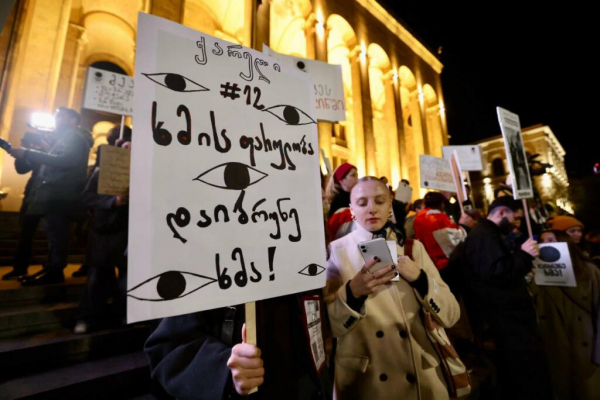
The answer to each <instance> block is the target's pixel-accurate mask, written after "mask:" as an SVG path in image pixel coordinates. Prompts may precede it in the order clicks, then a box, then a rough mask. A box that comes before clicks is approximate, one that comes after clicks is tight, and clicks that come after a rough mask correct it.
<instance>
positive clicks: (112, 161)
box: [98, 145, 131, 196]
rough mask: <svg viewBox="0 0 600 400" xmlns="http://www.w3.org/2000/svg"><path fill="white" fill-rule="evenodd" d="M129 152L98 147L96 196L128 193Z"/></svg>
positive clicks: (114, 148)
mask: <svg viewBox="0 0 600 400" xmlns="http://www.w3.org/2000/svg"><path fill="white" fill-rule="evenodd" d="M130 160H131V151H130V150H128V149H122V148H120V147H115V146H108V145H103V146H100V174H99V176H98V194H106V195H111V196H120V195H123V194H126V193H127V192H128V191H129V165H130Z"/></svg>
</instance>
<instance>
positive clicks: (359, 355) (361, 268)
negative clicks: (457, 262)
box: [325, 177, 460, 400]
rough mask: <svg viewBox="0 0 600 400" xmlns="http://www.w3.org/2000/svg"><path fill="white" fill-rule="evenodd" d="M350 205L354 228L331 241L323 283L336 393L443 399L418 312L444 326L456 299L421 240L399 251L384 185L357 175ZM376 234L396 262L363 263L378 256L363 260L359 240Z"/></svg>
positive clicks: (451, 319) (453, 315) (454, 317)
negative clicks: (391, 245) (333, 342)
mask: <svg viewBox="0 0 600 400" xmlns="http://www.w3.org/2000/svg"><path fill="white" fill-rule="evenodd" d="M350 209H351V211H352V215H353V219H355V220H356V223H357V229H356V230H355V231H353V232H352V233H351V234H349V235H347V236H345V237H343V238H341V239H338V240H336V241H334V242H332V243H331V248H330V255H329V260H328V263H327V286H326V287H325V301H326V302H327V303H328V311H329V318H330V321H331V327H332V331H333V335H334V336H335V337H336V338H337V339H338V341H337V350H336V356H335V388H334V390H335V396H336V398H337V399H344V400H346V399H421V400H429V399H436V400H437V399H448V389H447V387H446V383H445V381H444V375H443V373H442V369H441V367H440V365H439V363H440V360H439V358H438V356H437V354H436V352H435V349H434V347H433V345H432V344H431V342H430V341H429V339H428V336H427V333H426V330H425V326H424V325H423V319H422V316H423V313H424V312H425V313H429V314H430V315H431V316H432V317H433V320H434V321H435V322H436V323H437V324H438V325H439V326H442V327H445V328H448V327H451V326H452V325H454V323H456V321H458V318H459V315H460V311H459V306H458V303H457V302H456V299H455V298H454V296H453V295H452V293H450V290H449V288H448V286H447V285H446V283H444V282H443V281H442V279H441V278H440V275H439V273H438V271H437V269H436V268H435V266H434V265H433V262H432V261H431V259H430V258H429V256H428V255H427V253H426V252H425V248H424V247H423V245H422V244H421V243H419V242H418V241H414V242H413V243H412V258H413V259H414V261H413V259H411V258H410V257H408V256H405V255H404V254H405V247H404V246H403V245H404V238H402V237H401V236H402V234H401V233H400V231H398V230H397V229H394V227H393V224H391V223H390V222H389V218H390V213H391V201H390V196H389V192H388V189H387V187H386V186H385V185H384V184H383V183H382V182H381V181H380V180H379V179H378V178H374V177H365V178H362V179H359V181H358V183H357V184H356V186H354V188H353V189H352V192H351V195H350ZM378 237H383V238H385V239H386V240H388V241H389V240H392V241H395V242H396V250H397V253H398V255H399V256H398V263H397V264H396V265H391V266H387V267H384V268H381V269H378V270H377V271H371V268H372V267H373V266H374V265H375V264H376V263H377V261H378V260H377V259H375V258H374V259H371V260H369V261H367V262H366V263H365V261H364V260H363V258H362V253H361V251H360V249H359V243H362V242H365V241H368V240H372V239H374V238H378ZM407 247H408V246H407ZM407 252H409V253H410V251H407ZM398 274H399V275H400V280H399V281H395V282H394V281H391V280H392V279H393V278H394V277H395V276H397V275H398Z"/></svg>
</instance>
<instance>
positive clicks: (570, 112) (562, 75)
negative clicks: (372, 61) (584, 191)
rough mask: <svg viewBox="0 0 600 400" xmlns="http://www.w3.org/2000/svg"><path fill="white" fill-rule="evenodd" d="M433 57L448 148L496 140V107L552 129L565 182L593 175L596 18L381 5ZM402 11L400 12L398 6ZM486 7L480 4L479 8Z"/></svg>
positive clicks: (562, 11)
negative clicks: (440, 67)
mask: <svg viewBox="0 0 600 400" xmlns="http://www.w3.org/2000/svg"><path fill="white" fill-rule="evenodd" d="M379 3H380V4H381V5H382V6H384V7H385V8H386V9H387V10H388V11H389V12H390V13H391V14H392V15H394V16H395V17H396V18H397V19H398V20H399V21H400V22H402V23H404V25H405V26H406V27H407V28H408V29H409V30H410V31H411V32H412V33H413V34H414V35H415V36H416V37H417V38H418V39H419V40H421V41H422V42H423V44H425V45H426V46H427V47H428V48H429V49H430V50H431V51H432V52H433V53H434V54H437V49H438V48H439V47H440V46H441V47H442V54H441V55H438V57H439V58H440V60H441V61H442V63H443V64H444V69H443V71H442V87H443V91H444V97H445V103H446V110H447V120H448V131H449V134H450V135H451V136H452V138H451V139H450V143H451V144H466V143H470V142H473V141H477V140H480V139H485V138H488V137H491V136H495V135H499V134H500V128H499V126H498V120H497V117H496V106H501V107H503V108H506V109H508V110H510V111H512V112H514V113H517V114H519V117H520V119H521V126H522V127H527V126H531V125H534V124H538V123H541V124H546V125H549V126H550V128H551V129H552V131H553V132H554V134H555V135H556V136H557V138H558V140H559V141H560V142H561V144H562V145H563V147H564V148H565V150H566V152H567V156H566V163H567V170H568V173H569V176H571V177H577V176H583V175H588V174H591V173H592V167H593V164H594V163H595V162H600V151H599V148H600V146H598V145H597V144H596V145H592V143H593V142H595V143H598V139H599V138H598V122H597V118H596V116H597V115H598V111H597V109H598V100H597V98H596V94H597V93H598V89H599V88H598V86H599V85H598V80H597V78H596V74H597V71H598V68H597V65H598V64H597V63H596V62H593V61H592V59H597V57H598V55H597V54H596V53H595V52H596V50H598V49H599V46H598V44H597V39H596V38H597V32H595V31H594V32H593V31H592V29H593V27H594V24H595V23H596V21H593V18H594V13H593V12H591V10H589V9H588V10H587V11H586V10H584V9H581V8H576V7H575V6H573V7H564V6H563V7H560V8H558V7H555V8H551V7H550V6H549V4H548V3H540V7H537V6H535V7H534V6H533V4H531V5H529V4H528V7H529V8H530V9H524V8H523V7H522V5H523V4H524V3H521V7H518V6H512V5H510V4H508V3H503V2H497V3H485V10H484V7H479V8H474V7H473V4H472V3H471V4H469V5H467V4H460V2H440V3H439V4H436V3H426V2H401V3H400V2H398V1H394V0H379ZM399 3H400V4H399ZM482 4H483V3H482Z"/></svg>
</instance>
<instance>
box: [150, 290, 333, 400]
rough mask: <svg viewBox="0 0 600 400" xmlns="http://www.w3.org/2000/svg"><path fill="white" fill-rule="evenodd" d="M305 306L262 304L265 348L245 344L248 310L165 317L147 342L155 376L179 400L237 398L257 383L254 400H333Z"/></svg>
mask: <svg viewBox="0 0 600 400" xmlns="http://www.w3.org/2000/svg"><path fill="white" fill-rule="evenodd" d="M319 292H320V291H316V292H315V293H319ZM302 301H303V297H302V294H297V295H288V296H283V297H277V298H273V299H268V300H263V301H260V302H257V303H256V306H257V336H258V346H254V345H251V344H247V343H245V342H244V340H243V339H244V337H243V336H245V335H244V334H243V332H242V330H243V326H244V318H245V315H244V314H245V313H244V305H239V306H234V307H226V308H219V309H215V310H208V311H202V312H198V313H193V314H187V315H181V316H177V317H171V318H165V319H163V320H162V321H161V323H160V325H159V326H158V328H157V329H156V330H155V331H154V332H153V333H152V335H150V337H149V338H148V340H147V342H146V345H145V351H146V354H147V356H148V359H149V360H150V368H151V371H152V377H153V379H154V380H156V381H158V382H159V383H160V384H161V385H162V386H163V388H164V389H165V390H166V391H167V393H169V394H170V395H172V396H174V397H177V398H178V399H215V400H221V399H237V398H239V397H240V396H242V395H246V394H248V392H249V391H250V389H252V388H253V387H256V386H258V387H259V388H258V392H257V393H256V394H252V395H250V398H251V399H277V400H279V399H299V400H313V399H314V400H328V399H331V398H332V384H331V380H330V379H329V376H328V373H327V368H326V367H325V366H324V365H320V366H319V368H317V366H316V364H315V362H314V359H313V358H312V355H311V347H310V344H309V337H308V333H307V330H306V328H305V325H304V324H303V318H306V315H305V313H304V310H303V307H302ZM319 304H320V305H321V306H320V307H321V310H322V311H323V312H325V309H324V308H323V307H322V304H323V303H322V301H320V302H319ZM321 315H322V317H323V318H327V316H326V314H321ZM321 322H322V324H323V323H324V321H323V320H322V321H321ZM321 326H323V325H321ZM317 369H319V370H320V372H319V371H317Z"/></svg>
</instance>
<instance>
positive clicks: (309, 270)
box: [298, 264, 325, 276]
mask: <svg viewBox="0 0 600 400" xmlns="http://www.w3.org/2000/svg"><path fill="white" fill-rule="evenodd" d="M323 271H325V268H323V267H321V266H320V265H318V264H309V265H307V266H306V267H304V268H303V269H302V270H301V271H299V272H298V273H299V274H302V275H306V276H317V275H319V274H320V273H322V272H323Z"/></svg>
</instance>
